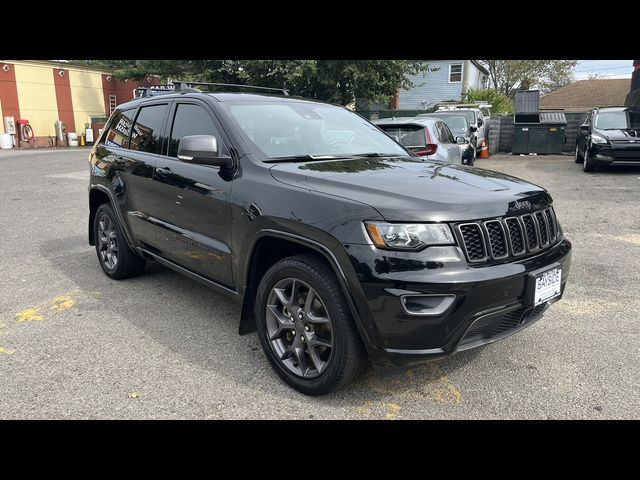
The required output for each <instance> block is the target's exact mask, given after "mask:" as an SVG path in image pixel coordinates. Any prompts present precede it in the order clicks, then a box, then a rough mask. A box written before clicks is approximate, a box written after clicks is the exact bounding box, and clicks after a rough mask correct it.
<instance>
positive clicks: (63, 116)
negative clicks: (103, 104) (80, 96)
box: [53, 68, 84, 132]
mask: <svg viewBox="0 0 640 480" xmlns="http://www.w3.org/2000/svg"><path fill="white" fill-rule="evenodd" d="M60 72H62V75H61V74H60ZM53 83H54V85H55V88H56V103H57V104H58V119H59V120H62V121H63V122H64V126H65V127H66V128H67V132H75V131H76V121H75V118H74V117H73V103H72V102H71V84H70V83H69V72H68V71H66V70H63V69H60V68H54V69H53ZM81 127H82V128H83V129H84V125H81Z"/></svg>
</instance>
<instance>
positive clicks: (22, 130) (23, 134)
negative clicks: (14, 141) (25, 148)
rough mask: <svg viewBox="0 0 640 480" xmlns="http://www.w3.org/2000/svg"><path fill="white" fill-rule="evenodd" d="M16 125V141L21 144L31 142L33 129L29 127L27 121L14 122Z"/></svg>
mask: <svg viewBox="0 0 640 480" xmlns="http://www.w3.org/2000/svg"><path fill="white" fill-rule="evenodd" d="M16 123H17V124H18V139H19V140H20V141H21V142H29V141H30V140H33V128H31V125H29V120H26V119H24V118H23V119H20V120H18V121H17V122H16Z"/></svg>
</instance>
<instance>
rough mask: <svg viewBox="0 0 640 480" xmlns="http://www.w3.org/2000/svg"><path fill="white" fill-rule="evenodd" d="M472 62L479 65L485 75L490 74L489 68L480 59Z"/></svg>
mask: <svg viewBox="0 0 640 480" xmlns="http://www.w3.org/2000/svg"><path fill="white" fill-rule="evenodd" d="M471 63H473V64H474V65H475V66H476V67H478V69H480V70H482V73H484V74H485V75H489V70H487V69H486V68H485V66H484V65H482V64H481V63H480V62H479V61H478V60H471Z"/></svg>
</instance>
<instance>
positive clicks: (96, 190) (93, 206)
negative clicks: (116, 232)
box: [88, 184, 135, 251]
mask: <svg viewBox="0 0 640 480" xmlns="http://www.w3.org/2000/svg"><path fill="white" fill-rule="evenodd" d="M105 203H109V204H110V205H111V207H112V208H113V211H114V212H115V214H116V217H118V222H119V223H120V228H121V229H122V233H123V234H124V238H125V240H126V241H127V244H128V245H129V247H130V248H131V249H132V250H134V251H135V245H134V243H133V238H132V237H131V234H130V233H129V229H128V228H127V224H126V223H125V222H124V218H122V213H121V212H120V209H119V208H118V203H117V202H116V199H115V196H114V194H113V192H112V191H111V190H109V189H108V188H107V187H105V186H104V185H100V184H94V185H91V187H90V188H89V225H88V231H89V245H95V242H96V239H95V236H94V234H93V222H94V219H95V217H96V211H97V210H98V208H99V207H100V205H103V204H105Z"/></svg>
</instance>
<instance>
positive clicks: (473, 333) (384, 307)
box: [348, 239, 571, 369]
mask: <svg viewBox="0 0 640 480" xmlns="http://www.w3.org/2000/svg"><path fill="white" fill-rule="evenodd" d="M348 252H349V255H350V258H351V260H352V264H353V266H354V268H355V269H356V273H357V275H358V277H359V279H360V285H361V287H362V291H363V293H364V296H365V297H366V301H367V305H368V309H369V313H370V314H371V315H370V318H371V321H372V322H373V325H369V326H367V327H368V328H369V330H374V329H375V331H376V332H378V335H376V338H377V339H378V343H377V344H375V345H369V349H368V350H369V355H370V357H371V361H372V363H373V364H374V366H376V367H378V368H383V369H398V368H404V367H407V366H411V365H415V364H419V363H423V362H425V361H428V360H433V359H437V358H441V357H444V356H446V355H449V354H451V353H453V352H456V351H460V350H466V349H468V348H473V347H476V346H479V345H483V344H486V343H491V342H494V341H496V340H500V339H501V338H504V337H506V336H508V335H511V334H513V333H516V332H517V331H519V330H521V329H523V328H525V327H527V326H529V325H531V324H532V323H533V322H535V321H537V320H538V319H539V318H540V317H541V316H542V314H543V313H544V311H545V310H546V308H547V307H548V306H549V304H542V305H540V306H538V307H536V308H532V307H529V306H527V283H528V281H530V280H529V273H530V272H533V271H536V270H539V269H541V268H544V267H546V266H551V265H552V264H556V263H557V264H559V265H560V266H561V267H562V278H561V285H562V288H561V291H562V292H564V288H565V285H566V281H567V278H568V275H569V269H570V262H571V243H570V242H569V241H568V240H566V239H562V240H561V241H559V242H558V243H556V244H555V245H554V246H553V247H551V248H548V249H547V250H545V251H543V252H541V253H539V254H538V255H535V256H532V257H529V258H526V259H522V260H520V261H516V262H512V263H505V264H498V265H486V266H477V267H470V266H469V265H468V264H467V262H466V261H465V259H464V255H463V254H462V252H461V251H460V249H459V248H458V247H430V248H427V249H425V250H423V251H422V252H412V253H407V252H391V251H381V250H378V249H376V248H375V247H373V246H365V245H350V246H348ZM425 294H426V295H433V296H452V295H454V296H455V298H454V300H453V301H452V302H449V303H450V305H449V306H448V308H446V310H445V311H443V312H438V314H436V315H416V314H410V313H409V312H408V310H407V309H406V306H403V304H402V299H403V298H407V296H409V297H410V296H412V295H425ZM436 298H437V297H436ZM559 298H561V297H558V298H556V299H554V300H552V302H550V303H553V302H554V301H557V300H558V299H559Z"/></svg>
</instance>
